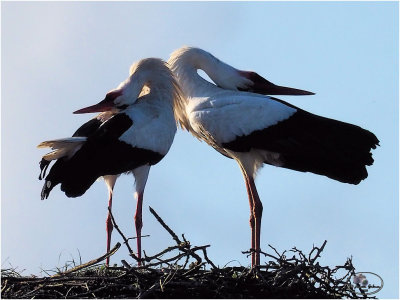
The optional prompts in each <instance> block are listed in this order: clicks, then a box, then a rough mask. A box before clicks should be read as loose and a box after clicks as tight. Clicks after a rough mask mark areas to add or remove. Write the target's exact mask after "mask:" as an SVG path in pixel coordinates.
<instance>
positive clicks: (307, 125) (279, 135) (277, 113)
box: [168, 47, 379, 267]
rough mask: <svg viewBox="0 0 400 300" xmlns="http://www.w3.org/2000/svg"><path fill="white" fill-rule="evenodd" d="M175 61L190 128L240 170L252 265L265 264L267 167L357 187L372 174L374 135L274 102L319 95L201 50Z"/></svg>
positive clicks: (177, 55) (182, 52)
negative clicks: (262, 185)
mask: <svg viewBox="0 0 400 300" xmlns="http://www.w3.org/2000/svg"><path fill="white" fill-rule="evenodd" d="M168 63H169V65H170V68H171V70H172V71H173V72H174V74H175V75H176V77H177V80H178V82H179V84H180V85H181V88H182V91H183V94H184V96H185V98H186V108H185V111H184V113H185V114H186V115H185V116H186V119H187V123H188V127H187V130H188V131H189V132H191V133H192V134H193V135H194V136H195V137H197V138H198V139H200V140H203V141H205V142H206V143H207V144H209V145H210V146H212V147H213V148H214V149H215V150H217V151H218V152H220V153H221V154H223V155H224V156H226V157H228V158H232V159H234V160H235V161H236V162H237V163H238V164H239V167H240V170H241V172H242V174H243V177H244V180H245V184H246V188H247V194H248V198H249V204H250V228H251V253H252V255H251V265H252V267H254V266H257V265H259V264H260V230H261V218H262V211H263V206H262V203H261V201H260V198H259V195H258V193H257V189H256V186H255V183H254V179H255V177H256V174H257V171H258V170H259V169H260V168H261V167H262V166H263V164H269V165H273V166H277V167H282V168H288V169H292V170H296V171H301V172H312V173H315V174H319V175H324V176H327V177H329V178H331V179H334V180H337V181H340V182H345V183H350V184H358V183H360V181H361V180H363V179H365V178H366V177H367V176H368V173H367V170H366V166H370V165H372V163H373V158H372V154H371V153H370V150H371V149H375V148H376V146H377V145H378V143H379V141H378V139H377V138H376V136H375V135H374V134H373V133H371V132H369V131H367V130H365V129H362V128H361V127H358V126H356V125H352V124H348V123H344V122H341V121H337V120H333V119H328V118H325V117H321V116H317V115H314V114H312V113H309V112H306V111H304V110H302V109H300V108H298V107H296V106H294V105H291V104H289V103H286V102H284V101H282V100H279V99H277V98H274V97H270V96H267V95H313V93H312V92H308V91H304V90H299V89H294V88H289V87H283V86H278V85H275V84H273V83H272V82H270V81H268V80H266V79H265V78H263V77H261V76H260V75H258V74H257V73H255V72H248V71H242V70H238V69H236V68H234V67H232V66H230V65H228V64H226V63H224V62H222V61H220V60H219V59H217V58H216V57H214V56H213V55H212V54H210V53H208V52H207V51H204V50H202V49H199V48H194V47H182V48H180V49H178V50H176V51H174V52H173V53H172V54H171V56H170V58H169V60H168ZM198 69H201V70H203V71H204V72H205V73H206V74H207V75H208V76H209V77H210V78H211V80H212V81H213V82H214V83H215V84H213V83H211V82H209V81H207V80H205V79H203V78H202V77H201V76H200V75H199V74H198V73H197V70H198Z"/></svg>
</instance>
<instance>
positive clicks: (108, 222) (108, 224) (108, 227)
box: [106, 190, 114, 267]
mask: <svg viewBox="0 0 400 300" xmlns="http://www.w3.org/2000/svg"><path fill="white" fill-rule="evenodd" d="M112 194H113V193H112V190H109V192H108V216H107V220H106V231H107V253H108V252H110V243H111V233H112V231H113V229H114V226H113V224H112V222H111V214H110V211H111V208H112ZM109 264H110V257H107V258H106V266H107V267H108V266H109Z"/></svg>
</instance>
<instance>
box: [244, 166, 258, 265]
mask: <svg viewBox="0 0 400 300" xmlns="http://www.w3.org/2000/svg"><path fill="white" fill-rule="evenodd" d="M241 170H242V173H243V177H244V181H245V184H246V189H247V196H248V197H249V205H250V220H249V222H250V229H251V249H253V250H255V249H256V231H255V216H254V199H253V198H254V197H253V192H252V188H251V184H250V179H249V176H247V173H246V171H245V170H244V169H243V168H241ZM255 264H256V255H255V253H254V252H252V253H251V266H252V267H254V266H255Z"/></svg>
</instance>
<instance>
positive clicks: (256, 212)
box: [249, 176, 263, 266]
mask: <svg viewBox="0 0 400 300" xmlns="http://www.w3.org/2000/svg"><path fill="white" fill-rule="evenodd" d="M249 186H250V190H251V194H252V197H253V207H252V209H253V211H252V213H253V217H254V225H255V248H254V249H255V251H256V253H255V262H254V263H255V265H256V266H259V265H260V250H261V247H260V244H261V243H260V240H261V218H262V211H263V205H262V203H261V200H260V197H259V196H258V192H257V188H256V185H255V183H254V179H253V177H251V176H250V177H249Z"/></svg>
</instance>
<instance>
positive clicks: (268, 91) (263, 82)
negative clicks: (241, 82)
mask: <svg viewBox="0 0 400 300" xmlns="http://www.w3.org/2000/svg"><path fill="white" fill-rule="evenodd" d="M239 73H240V74H241V75H242V76H244V77H246V78H248V79H250V80H251V81H253V82H254V85H252V86H251V87H249V88H248V89H243V90H246V91H249V92H254V93H259V94H264V95H293V96H294V95H296V96H305V95H315V94H314V93H313V92H309V91H304V90H299V89H294V88H290V87H286V86H279V85H276V84H273V83H272V82H270V81H268V80H267V79H265V78H263V77H261V76H260V75H258V74H257V73H255V72H246V71H239Z"/></svg>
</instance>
